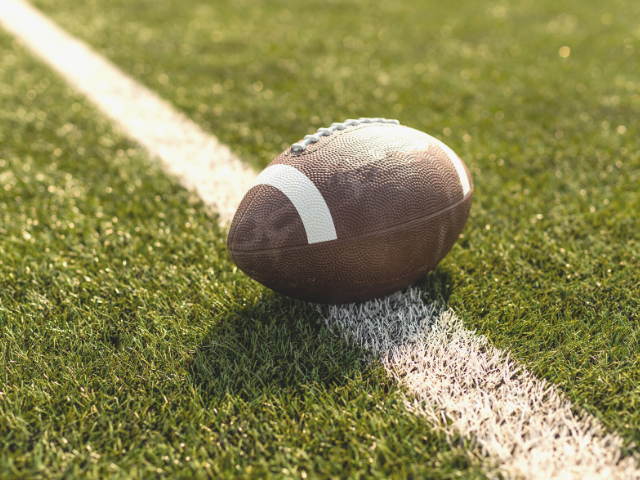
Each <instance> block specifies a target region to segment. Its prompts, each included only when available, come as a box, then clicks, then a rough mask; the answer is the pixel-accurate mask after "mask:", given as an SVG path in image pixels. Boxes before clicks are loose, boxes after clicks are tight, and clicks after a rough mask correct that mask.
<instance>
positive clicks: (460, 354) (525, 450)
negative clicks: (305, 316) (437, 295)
mask: <svg viewBox="0 0 640 480" xmlns="http://www.w3.org/2000/svg"><path fill="white" fill-rule="evenodd" d="M318 308H319V310H320V311H321V312H322V314H323V315H324V318H325V321H326V323H327V325H328V327H329V328H330V329H332V330H333V331H334V332H336V333H338V334H340V335H341V336H343V337H344V338H345V339H346V340H347V341H348V342H350V343H351V344H355V345H358V346H360V347H364V348H366V349H368V350H369V351H370V352H371V353H372V354H373V355H377V356H380V358H381V360H382V363H383V365H384V367H385V368H386V370H387V372H388V374H389V375H390V376H392V377H393V378H395V379H396V380H397V381H398V382H400V383H401V384H402V385H404V386H405V387H406V388H407V390H408V391H409V392H410V393H411V397H407V398H406V406H407V408H408V409H409V410H412V411H414V412H415V413H417V414H421V415H424V416H425V417H426V418H427V419H429V420H430V421H431V422H432V423H433V424H434V425H436V426H437V427H438V428H439V429H441V430H442V431H444V432H445V433H446V434H447V435H449V436H453V435H454V434H460V435H463V436H465V437H469V438H474V439H476V441H477V443H478V444H479V446H480V448H481V450H482V451H483V453H484V454H486V455H488V456H489V458H490V459H491V460H492V462H493V464H494V465H495V468H496V470H497V471H498V472H500V473H501V474H502V475H504V476H505V477H506V478H523V479H540V480H543V479H544V480H546V479H603V480H604V479H637V478H640V473H639V471H638V469H637V467H636V465H635V462H634V459H632V458H624V459H622V458H621V451H620V448H621V446H622V443H623V441H622V438H620V436H618V435H616V434H611V433H607V432H606V430H605V429H604V427H603V426H602V425H601V424H600V422H598V420H596V419H595V418H593V417H592V416H590V415H589V414H587V413H586V412H581V413H580V414H579V415H575V414H574V413H573V411H572V406H571V403H570V402H569V400H567V399H566V398H564V396H563V395H562V394H561V393H559V392H558V391H557V390H556V389H555V388H554V387H553V385H551V384H549V383H547V382H546V381H544V380H540V379H537V378H535V377H534V376H533V375H532V374H531V373H529V372H528V371H527V370H526V369H525V368H524V367H522V366H521V365H518V364H517V363H516V362H514V361H513V360H511V359H510V358H509V355H508V354H507V353H506V352H504V351H502V350H499V349H497V348H494V347H492V346H491V345H490V344H489V342H488V340H487V339H486V338H485V337H484V336H479V335H477V334H476V333H475V332H471V331H469V330H467V329H465V328H464V326H463V324H462V322H461V321H460V320H459V319H458V318H456V317H455V315H454V314H453V312H451V311H442V310H439V309H437V308H436V307H435V306H434V305H427V304H425V303H424V302H423V301H422V299H421V298H420V292H419V290H418V289H411V290H409V291H408V292H407V293H405V294H402V293H396V294H394V295H391V296H389V297H387V298H384V299H380V300H373V301H371V302H367V303H364V304H360V305H358V304H355V305H349V306H343V307H338V306H331V307H323V306H322V307H318Z"/></svg>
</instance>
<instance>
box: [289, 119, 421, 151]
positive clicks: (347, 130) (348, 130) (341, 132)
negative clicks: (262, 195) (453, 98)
mask: <svg viewBox="0 0 640 480" xmlns="http://www.w3.org/2000/svg"><path fill="white" fill-rule="evenodd" d="M367 127H406V125H402V124H395V123H365V124H361V125H354V126H353V127H352V128H345V129H344V130H338V131H336V132H334V133H333V135H331V136H329V137H327V139H328V140H327V141H326V142H325V143H323V144H322V145H318V146H316V147H315V148H314V147H310V148H309V147H307V149H306V150H303V151H302V152H294V151H292V150H291V147H289V150H290V155H291V156H292V157H293V158H298V157H303V156H305V155H308V154H311V153H315V152H318V151H320V150H322V149H323V148H324V147H326V146H328V145H330V144H331V143H333V141H334V139H335V138H340V136H341V135H345V134H347V133H351V132H353V131H354V130H360V129H362V128H367ZM406 128H411V127H406ZM312 145H313V144H312Z"/></svg>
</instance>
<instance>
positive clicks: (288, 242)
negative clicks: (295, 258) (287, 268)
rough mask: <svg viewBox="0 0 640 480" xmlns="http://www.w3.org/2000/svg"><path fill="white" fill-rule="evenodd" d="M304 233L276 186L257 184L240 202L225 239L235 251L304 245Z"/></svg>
mask: <svg viewBox="0 0 640 480" xmlns="http://www.w3.org/2000/svg"><path fill="white" fill-rule="evenodd" d="M307 243H308V242H307V234H306V232H305V228H304V225H303V223H302V220H301V218H300V215H299V214H298V211H297V209H296V207H295V206H294V205H293V203H292V202H291V200H289V198H288V197H287V196H286V195H285V194H284V193H282V192H281V191H280V190H278V189H277V188H275V187H273V186H270V185H256V186H255V187H253V188H251V190H249V192H248V193H247V195H245V197H244V199H243V200H242V202H241V203H240V206H239V207H238V210H237V212H236V215H235V217H234V218H233V221H232V222H231V227H230V229H229V236H228V238H227V248H228V249H229V250H234V251H252V250H265V249H273V248H286V247H293V246H297V245H306V244H307Z"/></svg>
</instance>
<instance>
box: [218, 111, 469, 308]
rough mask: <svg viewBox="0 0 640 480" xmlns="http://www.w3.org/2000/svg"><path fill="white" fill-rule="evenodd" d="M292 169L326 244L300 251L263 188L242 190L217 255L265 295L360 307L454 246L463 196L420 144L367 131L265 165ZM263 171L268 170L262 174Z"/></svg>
mask: <svg viewBox="0 0 640 480" xmlns="http://www.w3.org/2000/svg"><path fill="white" fill-rule="evenodd" d="M277 164H284V165H289V166H291V167H294V168H296V169H297V170H299V171H300V172H302V173H303V174H304V175H306V176H307V177H308V178H309V179H310V180H311V181H312V182H313V184H315V186H316V187H317V189H318V190H319V191H320V193H321V194H322V197H323V198H324V201H325V202H326V204H327V207H328V208H329V211H330V213H331V216H332V218H333V222H334V225H335V231H336V234H337V239H336V240H330V241H326V242H320V243H315V244H309V243H308V239H307V235H306V233H305V228H304V225H303V223H302V221H301V219H300V215H299V213H298V211H297V210H296V208H295V207H294V205H293V204H292V203H291V201H290V200H289V199H288V198H287V197H286V195H284V194H283V193H282V192H281V191H279V190H278V189H276V188H274V187H273V186H270V185H256V186H254V187H253V188H251V189H250V190H249V192H248V193H247V195H246V196H245V198H244V199H243V201H242V203H241V204H240V207H239V208H238V211H237V212H236V216H235V217H234V219H233V222H232V224H231V228H230V231H229V236H228V239H227V246H228V249H229V253H230V254H231V257H232V259H233V261H234V262H235V263H236V265H237V266H238V268H240V269H241V270H242V271H244V272H245V273H246V274H247V275H249V276H250V277H252V278H254V279H256V280H257V281H259V282H260V283H262V284H264V285H266V286H267V287H269V288H271V289H273V290H275V291H277V292H279V293H282V294H284V295H288V296H291V297H294V298H299V299H303V300H308V301H313V302H319V303H333V304H340V303H349V302H357V301H366V300H370V299H372V298H376V297H380V296H383V295H386V294H389V293H392V292H394V291H397V290H400V289H402V288H404V287H406V286H408V285H410V284H411V283H413V282H415V281H416V280H418V279H419V278H420V277H422V276H423V275H425V274H426V273H427V272H428V271H430V270H431V269H433V268H434V267H435V266H436V265H437V264H438V262H439V261H440V260H441V259H442V258H443V257H444V256H445V255H446V254H447V253H448V252H449V250H450V249H451V248H452V247H453V245H454V244H455V242H456V240H457V238H458V236H459V234H460V233H461V231H462V228H463V227H464V224H465V223H466V220H467V216H468V214H469V210H470V208H471V201H472V197H473V184H472V183H471V176H470V174H469V171H468V169H467V168H466V166H465V171H466V174H467V177H468V179H469V182H470V183H471V191H470V192H469V193H468V194H467V196H466V197H465V196H464V195H463V191H462V186H461V183H460V177H459V175H458V172H457V171H456V169H455V167H454V165H453V163H452V161H451V159H450V158H449V157H448V156H447V153H446V152H445V151H444V150H443V149H442V148H441V147H440V146H439V145H438V144H437V143H436V142H435V141H434V140H433V139H432V138H431V137H429V136H428V135H426V134H424V133H422V132H419V131H417V130H414V129H412V128H409V127H405V126H402V125H389V124H378V123H370V124H365V125H358V126H352V127H349V128H346V129H345V130H341V131H339V132H335V133H334V134H333V135H331V136H326V137H322V138H321V139H320V141H318V142H317V143H314V144H312V145H310V146H309V147H308V148H307V149H306V150H305V151H303V152H300V153H297V154H294V153H292V152H291V149H288V150H286V151H285V152H283V153H282V154H281V155H279V156H278V157H277V158H276V159H275V160H274V161H273V162H271V164H269V166H272V165H277ZM267 168H268V167H267Z"/></svg>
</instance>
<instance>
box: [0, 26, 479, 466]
mask: <svg viewBox="0 0 640 480" xmlns="http://www.w3.org/2000/svg"><path fill="white" fill-rule="evenodd" d="M0 105H2V108H0V219H1V223H0V352H1V353H0V371H1V372H2V373H1V376H0V438H2V442H1V443H0V477H2V478H105V477H113V478H143V477H146V478H157V477H158V474H160V473H162V475H163V476H166V477H171V478H190V477H195V478H227V477H233V476H237V477H242V478H245V477H255V478H264V477H267V476H271V477H273V478H304V476H305V474H306V476H307V478H329V477H332V478H346V477H349V478H360V477H373V478H389V477H395V478H407V477H412V478H459V477H461V476H463V477H465V478H483V477H484V475H483V473H482V469H481V467H483V464H484V460H482V459H480V458H479V457H478V456H477V455H476V453H475V451H476V449H475V446H474V445H473V443H472V442H470V441H467V440H463V439H453V443H450V442H448V441H447V439H446V438H444V436H442V435H440V434H437V433H435V432H434V431H433V430H432V429H431V427H430V426H429V425H428V424H427V423H426V422H424V420H423V419H420V418H416V417H415V416H414V415H413V414H411V413H407V412H406V410H405V409H404V405H403V403H402V402H403V401H402V396H401V395H400V394H401V392H400V391H399V390H398V387H397V386H396V385H395V384H394V383H393V382H391V381H390V380H389V379H388V378H386V375H385V373H384V370H383V369H382V368H381V367H380V366H378V365H372V366H367V365H366V364H364V363H363V361H362V360H361V359H362V356H363V354H362V352H360V351H357V350H354V349H353V348H350V347H348V346H346V345H344V344H343V343H342V342H340V341H339V340H337V339H336V338H335V337H334V336H332V335H331V334H330V333H329V332H328V331H327V330H326V329H325V328H323V327H322V326H321V325H320V323H319V321H318V318H317V316H316V314H315V313H314V311H313V309H310V308H309V307H307V306H306V305H305V304H302V303H300V302H296V301H292V300H289V299H286V298H284V297H281V296H277V295H275V294H273V293H271V292H269V291H268V290H266V289H264V288H262V287H261V286H260V285H258V284H256V283H255V282H253V281H250V280H249V279H247V277H245V276H244V275H242V274H241V273H238V272H236V269H235V267H234V266H233V264H232V263H231V262H230V260H229V257H228V255H227V252H226V246H225V232H224V231H223V230H221V229H220V228H219V227H218V225H217V219H216V217H215V215H213V214H212V213H211V212H209V211H208V210H207V209H206V208H205V207H204V206H203V205H202V203H201V202H200V200H199V199H198V198H196V197H195V196H194V195H192V194H191V193H189V192H187V191H185V190H184V189H182V188H180V187H178V186H177V185H176V182H175V181H174V180H173V179H171V178H168V177H167V176H166V175H165V174H163V173H162V171H161V169H160V168H159V166H158V165H156V164H155V163H153V162H151V161H149V160H148V159H147V158H146V157H145V155H144V154H143V153H142V152H141V151H140V149H139V148H138V147H136V146H135V145H133V144H131V143H130V142H129V141H128V140H126V139H125V138H124V137H123V136H122V135H120V134H118V133H115V132H114V131H113V130H112V129H111V126H110V125H109V123H108V122H107V121H105V119H104V118H102V117H101V116H100V115H98V114H97V113H96V112H95V111H94V109H93V107H92V106H91V105H89V104H87V103H86V102H85V100H84V99H83V98H82V97H80V96H79V95H77V94H75V93H74V92H73V91H71V90H70V89H69V88H68V87H67V86H65V85H64V83H63V82H62V81H61V80H60V79H58V78H57V77H56V76H54V75H52V74H51V72H50V71H49V70H47V69H46V68H44V67H43V66H41V65H40V64H39V63H38V62H36V61H35V60H33V59H32V58H31V57H30V55H29V54H28V53H26V52H25V51H24V50H23V49H22V48H21V47H20V46H19V44H18V43H17V42H15V41H13V44H12V40H11V39H10V38H8V37H7V36H6V35H4V34H1V35H0Z"/></svg>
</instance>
